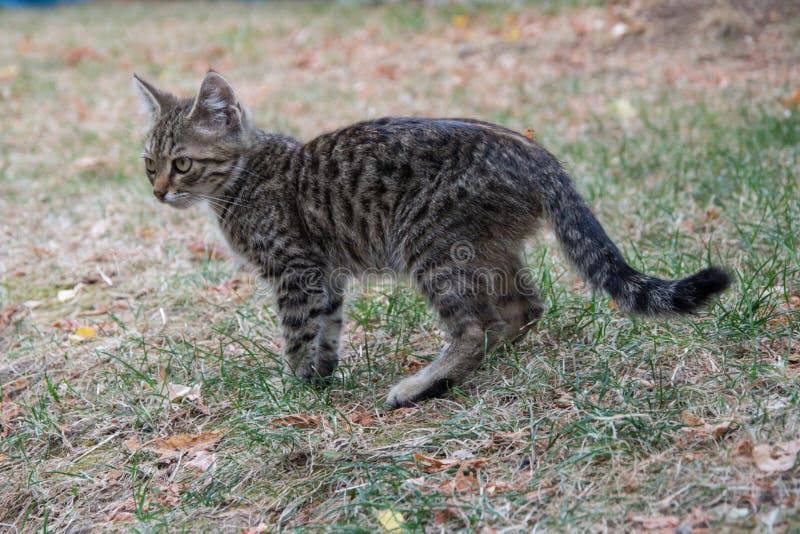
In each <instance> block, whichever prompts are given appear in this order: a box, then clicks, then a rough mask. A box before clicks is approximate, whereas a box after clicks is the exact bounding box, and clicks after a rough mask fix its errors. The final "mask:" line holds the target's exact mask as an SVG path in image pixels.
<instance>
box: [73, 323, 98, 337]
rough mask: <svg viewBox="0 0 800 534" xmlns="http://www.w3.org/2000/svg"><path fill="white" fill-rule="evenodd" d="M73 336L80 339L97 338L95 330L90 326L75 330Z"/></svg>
mask: <svg viewBox="0 0 800 534" xmlns="http://www.w3.org/2000/svg"><path fill="white" fill-rule="evenodd" d="M75 336H76V337H79V338H81V339H92V338H93V337H96V336H97V330H95V329H94V328H93V327H91V326H79V327H78V328H77V329H76V330H75Z"/></svg>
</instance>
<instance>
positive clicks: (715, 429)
mask: <svg viewBox="0 0 800 534" xmlns="http://www.w3.org/2000/svg"><path fill="white" fill-rule="evenodd" d="M681 418H682V419H683V422H684V424H686V425H687V426H685V427H683V428H681V432H683V433H684V434H688V435H692V436H695V437H699V438H709V437H710V438H711V439H720V438H721V437H723V436H725V435H726V434H728V433H729V432H731V431H733V430H736V429H737V428H738V425H737V424H736V423H735V422H734V421H722V422H721V423H717V424H715V425H712V424H709V423H706V422H705V421H704V420H703V419H701V418H700V417H697V416H696V415H694V414H692V413H689V412H687V411H685V410H684V411H682V412H681Z"/></svg>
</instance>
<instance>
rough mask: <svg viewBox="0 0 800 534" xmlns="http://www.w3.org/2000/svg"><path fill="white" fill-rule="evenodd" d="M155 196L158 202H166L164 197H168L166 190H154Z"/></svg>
mask: <svg viewBox="0 0 800 534" xmlns="http://www.w3.org/2000/svg"><path fill="white" fill-rule="evenodd" d="M153 194H154V195H155V196H156V198H157V199H158V200H164V197H165V196H167V190H166V189H153Z"/></svg>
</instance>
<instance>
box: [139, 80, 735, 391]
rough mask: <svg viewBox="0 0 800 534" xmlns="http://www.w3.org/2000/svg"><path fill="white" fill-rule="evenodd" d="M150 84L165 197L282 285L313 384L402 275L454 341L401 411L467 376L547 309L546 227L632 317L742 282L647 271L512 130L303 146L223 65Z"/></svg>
mask: <svg viewBox="0 0 800 534" xmlns="http://www.w3.org/2000/svg"><path fill="white" fill-rule="evenodd" d="M137 87H138V88H139V90H140V92H141V93H142V94H143V95H144V98H143V99H144V101H145V105H146V107H147V108H148V109H150V110H151V113H152V115H153V127H152V129H151V131H150V133H149V135H148V137H147V144H146V149H145V157H146V158H149V159H148V160H147V161H148V165H149V166H150V167H151V172H149V173H148V174H149V176H150V178H151V181H152V182H153V184H154V192H155V194H156V196H157V197H158V198H160V199H162V200H163V201H164V202H167V203H169V204H171V205H173V206H175V207H186V206H188V205H191V204H193V203H195V202H199V201H204V202H207V203H208V204H209V205H210V206H211V207H212V209H213V210H214V213H215V215H216V219H217V222H218V223H219V226H220V228H221V230H222V232H223V234H224V235H225V236H226V238H227V239H228V241H229V244H230V246H231V247H232V248H233V249H234V250H235V251H236V252H237V253H238V254H240V255H241V256H243V257H244V258H246V259H247V260H249V261H250V262H252V264H253V265H256V266H257V267H258V268H259V270H260V272H261V274H262V275H263V276H264V278H266V279H268V280H271V281H273V282H274V285H275V287H276V292H277V304H278V311H279V316H280V321H281V325H282V329H283V333H284V336H285V352H286V363H287V365H288V366H289V368H290V369H292V370H293V371H294V372H295V373H297V374H298V375H300V376H302V377H304V378H306V379H309V380H311V379H315V378H322V377H326V376H328V375H330V374H331V373H332V372H333V371H334V369H335V367H336V364H337V361H338V348H339V347H338V345H339V335H340V331H341V326H342V303H343V287H342V286H343V283H344V281H345V280H346V278H347V277H348V276H353V275H358V274H359V273H363V272H364V271H365V270H368V269H387V268H388V269H389V270H391V271H393V272H395V273H400V274H405V275H408V277H409V278H410V279H411V281H412V283H413V284H414V285H415V286H416V287H417V288H418V289H419V290H420V291H421V292H422V293H423V294H425V296H426V297H427V298H428V300H429V302H430V303H431V305H432V306H433V308H434V309H435V310H436V311H437V313H438V315H439V317H440V319H441V321H442V323H443V324H444V325H445V326H446V328H447V331H448V335H449V338H450V343H449V344H448V345H447V346H446V347H444V348H443V349H442V352H441V354H440V356H439V357H438V358H437V359H436V360H435V361H434V362H433V363H432V364H431V365H430V366H428V367H426V368H424V369H422V370H421V371H420V372H419V373H417V374H416V375H414V376H411V377H408V378H406V379H405V380H403V381H401V382H400V383H399V384H397V385H396V386H395V387H394V388H393V389H392V390H391V391H390V393H389V398H388V402H389V404H390V405H391V406H393V407H397V406H407V405H409V404H411V403H414V402H418V401H420V400H422V399H425V398H429V397H433V396H438V395H441V394H443V393H444V392H446V391H447V389H448V388H449V387H451V386H453V385H455V384H458V383H460V382H462V381H463V380H464V379H465V378H466V377H467V376H468V375H469V374H470V373H471V372H472V371H473V370H475V369H476V368H477V367H478V366H479V365H480V363H481V361H482V359H483V357H484V355H485V353H486V352H487V351H489V350H491V349H492V348H494V347H495V346H496V345H497V344H498V343H500V342H502V341H503V340H507V341H517V340H519V339H521V338H522V337H523V336H524V335H525V333H526V332H527V331H528V330H529V329H530V328H531V327H532V325H533V324H534V323H535V322H536V321H537V320H538V319H539V317H540V316H541V315H542V312H543V309H544V307H543V304H542V301H541V299H540V298H539V296H538V294H537V292H536V289H535V287H534V285H533V283H532V282H531V280H530V277H529V275H528V271H527V269H526V268H525V266H524V264H523V263H522V260H521V251H522V246H523V242H524V240H525V239H526V238H528V237H530V236H531V235H532V234H533V233H534V232H535V231H536V229H537V227H538V226H539V225H540V223H541V221H542V220H549V221H550V222H551V223H552V225H553V227H554V229H555V233H556V236H557V237H558V240H559V242H560V243H561V245H562V248H563V249H564V252H565V254H566V256H567V258H568V259H569V261H570V262H571V263H572V264H573V265H574V266H575V267H576V268H577V270H578V272H579V273H580V274H581V275H582V276H583V277H584V279H586V280H587V281H588V282H589V283H590V284H591V285H592V286H594V287H597V288H601V289H603V290H605V291H606V292H608V293H609V294H610V295H611V296H612V297H613V298H614V299H616V301H617V303H618V305H619V307H620V309H622V310H623V311H628V312H633V313H639V314H642V315H652V316H658V315H669V314H680V313H691V312H693V311H695V310H696V309H697V308H698V307H699V306H701V305H702V304H704V303H705V302H706V301H707V300H708V298H709V297H711V296H712V295H713V294H715V293H718V292H720V291H722V290H724V289H725V288H726V287H727V285H728V276H727V275H726V274H725V273H724V272H723V271H722V270H720V269H718V268H716V267H711V268H709V269H706V270H704V271H701V272H699V273H697V274H695V275H693V276H691V277H689V278H686V279H684V280H678V281H664V280H659V279H657V278H652V277H649V276H646V275H644V274H641V273H639V272H637V271H635V270H634V269H633V268H631V267H630V266H629V265H628V264H627V263H626V262H625V260H624V258H623V257H622V255H621V254H620V252H619V250H618V249H617V247H616V246H615V245H614V244H613V243H612V242H611V240H610V239H609V238H608V236H607V235H606V234H605V232H604V231H603V229H602V227H601V226H600V224H599V223H598V221H597V219H595V217H594V216H593V215H592V213H591V211H590V210H589V208H588V207H587V206H586V204H585V202H584V201H583V199H582V198H581V197H580V195H578V193H577V192H576V190H575V188H574V186H573V184H572V182H571V180H570V179H569V177H568V176H567V174H566V173H565V172H564V170H563V169H562V167H561V166H560V165H559V163H558V161H557V160H556V159H555V158H554V157H553V156H552V155H551V154H550V153H548V152H547V151H546V150H545V149H544V148H542V147H541V146H539V145H538V144H536V143H535V142H533V141H531V140H529V139H527V138H526V137H524V136H522V135H520V134H518V133H516V132H513V131H510V130H507V129H505V128H502V127H500V126H496V125H493V124H488V123H484V122H480V121H475V120H471V119H418V118H384V119H378V120H373V121H368V122H363V123H358V124H354V125H351V126H348V127H345V128H342V129H340V130H337V131H335V132H331V133H326V134H323V135H321V136H319V137H317V138H315V139H313V140H311V141H309V142H307V143H301V142H299V141H296V140H294V139H292V138H289V137H286V136H283V135H277V134H269V133H265V132H263V131H261V130H259V129H258V128H256V127H255V126H254V125H253V124H252V123H251V121H250V117H249V114H248V113H247V110H246V108H245V107H244V106H243V105H242V104H241V103H240V102H239V101H238V100H237V99H236V96H235V94H234V91H233V89H232V88H231V87H230V85H229V84H228V83H227V82H226V81H225V80H224V79H223V78H222V77H221V76H220V75H219V74H216V73H214V72H210V73H209V74H208V75H207V76H206V78H205V80H204V81H203V83H202V85H201V89H200V92H199V93H198V95H197V96H196V97H195V98H194V99H178V98H176V97H173V96H171V95H168V94H166V93H162V92H160V91H158V90H157V89H155V88H154V87H152V86H151V85H149V84H147V83H146V82H144V81H142V80H140V79H138V78H137ZM180 157H185V158H189V159H191V161H192V165H191V168H190V169H189V171H188V172H185V173H181V172H178V171H177V170H176V160H177V158H180ZM184 166H185V161H184Z"/></svg>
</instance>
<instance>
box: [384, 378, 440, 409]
mask: <svg viewBox="0 0 800 534" xmlns="http://www.w3.org/2000/svg"><path fill="white" fill-rule="evenodd" d="M449 383H450V381H449V380H447V379H444V378H431V377H429V376H428V375H427V374H425V373H424V372H423V373H418V374H416V375H414V376H410V377H408V378H404V379H403V380H401V381H400V382H399V383H398V384H397V385H396V386H394V387H393V388H392V389H391V390H390V391H389V396H388V397H387V398H386V403H387V404H388V405H389V407H390V408H404V407H408V406H414V404H416V403H417V402H419V401H423V400H425V399H430V398H432V397H440V396H442V395H444V394H445V393H446V392H447V390H448V388H449Z"/></svg>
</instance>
